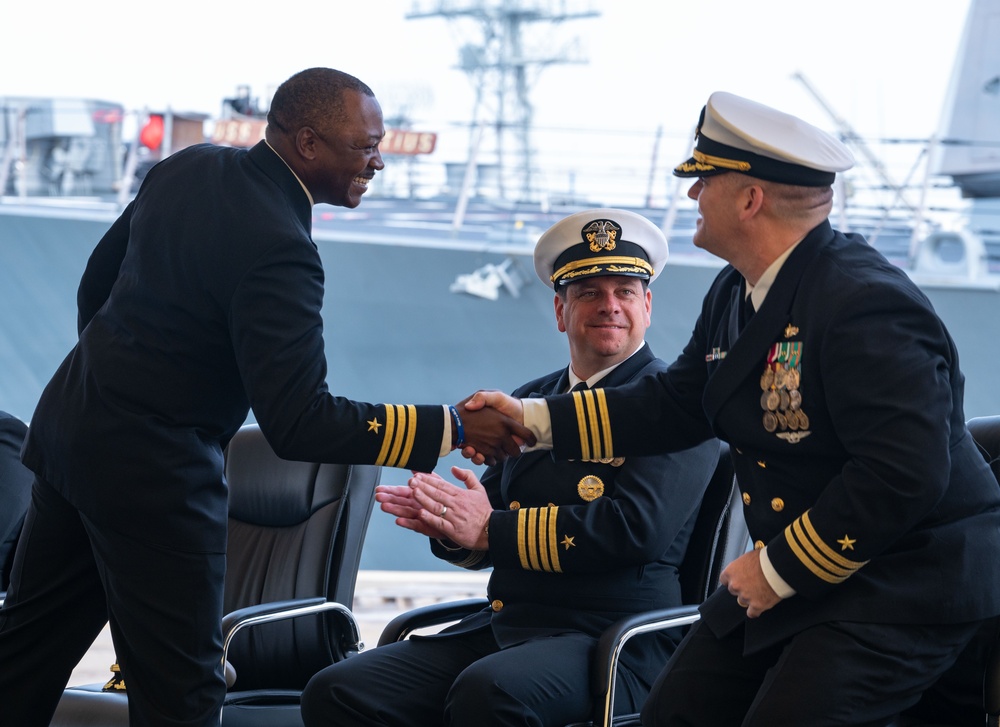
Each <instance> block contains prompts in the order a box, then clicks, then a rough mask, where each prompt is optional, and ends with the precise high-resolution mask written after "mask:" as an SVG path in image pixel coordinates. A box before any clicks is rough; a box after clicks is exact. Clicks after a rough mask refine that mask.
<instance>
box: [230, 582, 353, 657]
mask: <svg viewBox="0 0 1000 727" xmlns="http://www.w3.org/2000/svg"><path fill="white" fill-rule="evenodd" d="M327 612H333V613H335V614H337V615H338V616H339V617H340V620H341V621H343V623H344V624H345V625H346V626H347V628H346V629H345V632H344V633H345V638H344V641H345V643H344V645H345V646H346V647H349V648H351V649H353V650H354V651H358V650H359V649H360V646H361V630H360V628H359V627H358V622H357V619H355V618H354V614H353V613H352V612H351V610H350V609H349V608H348V607H347V606H344V605H342V604H340V603H337V602H336V601H327V600H326V599H325V598H322V597H316V598H296V599H292V600H288V601H273V602H271V603H261V604H258V605H256V606H247V607H246V608H240V609H237V610H236V611H233V612H231V613H227V614H226V615H225V616H224V617H223V618H222V638H223V641H222V662H223V664H225V662H226V658H227V657H228V655H229V644H230V643H231V642H232V640H233V637H234V636H236V634H237V632H239V631H240V630H241V629H243V628H245V627H247V626H256V625H257V624H263V623H270V622H272V621H284V620H285V619H289V618H298V617H299V616H310V615H313V614H318V613H327Z"/></svg>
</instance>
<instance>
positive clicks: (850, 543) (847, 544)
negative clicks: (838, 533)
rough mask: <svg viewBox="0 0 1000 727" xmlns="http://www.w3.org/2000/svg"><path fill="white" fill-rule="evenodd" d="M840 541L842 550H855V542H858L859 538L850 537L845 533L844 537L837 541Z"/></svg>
mask: <svg viewBox="0 0 1000 727" xmlns="http://www.w3.org/2000/svg"><path fill="white" fill-rule="evenodd" d="M837 542H838V543H840V549H841V550H854V544H855V543H856V542H858V540H857V538H850V537H848V536H847V533H844V537H842V538H841V539H840V540H838V541H837Z"/></svg>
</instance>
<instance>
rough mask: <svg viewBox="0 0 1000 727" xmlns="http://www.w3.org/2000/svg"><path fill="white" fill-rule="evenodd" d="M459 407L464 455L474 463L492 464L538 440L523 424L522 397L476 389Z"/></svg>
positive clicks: (516, 454) (519, 451) (515, 453)
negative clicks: (516, 397) (517, 397)
mask: <svg viewBox="0 0 1000 727" xmlns="http://www.w3.org/2000/svg"><path fill="white" fill-rule="evenodd" d="M456 409H458V413H459V416H460V417H461V419H462V427H463V429H464V440H463V442H462V456H464V457H465V458H466V459H469V460H472V462H473V463H474V464H488V465H493V464H496V463H497V462H502V461H503V460H505V459H506V458H507V457H517V456H518V455H520V454H521V451H522V447H524V446H529V447H531V446H534V444H535V435H534V434H533V433H532V432H531V430H530V429H527V428H526V427H525V426H524V410H523V408H522V407H521V400H520V399H515V398H513V397H511V396H508V395H507V394H504V393H503V392H501V391H477V392H476V393H475V394H473V395H472V396H469V397H467V398H465V399H463V400H462V401H461V402H459V403H458V404H457V405H456Z"/></svg>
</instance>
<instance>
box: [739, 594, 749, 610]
mask: <svg viewBox="0 0 1000 727" xmlns="http://www.w3.org/2000/svg"><path fill="white" fill-rule="evenodd" d="M736 605H737V606H739V607H740V608H749V607H750V604H749V603H744V602H743V599H742V598H740V597H739V596H737V597H736Z"/></svg>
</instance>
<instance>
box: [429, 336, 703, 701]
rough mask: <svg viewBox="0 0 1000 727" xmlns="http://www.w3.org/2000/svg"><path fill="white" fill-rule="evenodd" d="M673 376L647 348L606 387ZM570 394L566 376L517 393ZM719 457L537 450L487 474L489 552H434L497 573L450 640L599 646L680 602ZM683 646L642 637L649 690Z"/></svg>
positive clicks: (631, 649)
mask: <svg viewBox="0 0 1000 727" xmlns="http://www.w3.org/2000/svg"><path fill="white" fill-rule="evenodd" d="M665 369H666V364H665V363H664V362H663V361H662V360H660V359H657V358H655V357H654V356H653V354H652V352H651V351H650V348H649V346H648V345H645V346H643V348H642V349H640V350H639V351H638V352H637V353H636V354H635V355H633V356H632V357H630V358H629V359H627V360H626V361H624V362H622V364H621V365H619V366H618V367H617V368H616V369H614V370H613V371H612V372H611V373H609V374H608V375H607V376H606V377H605V378H604V379H603V380H602V381H601V382H600V383H601V385H615V384H622V383H625V382H628V381H631V380H634V379H636V378H639V377H641V376H643V375H644V374H652V373H654V372H659V371H664V370H665ZM568 387H569V378H568V373H567V371H566V369H563V370H561V371H556V372H554V373H551V374H549V375H547V376H544V377H542V378H539V379H536V380H534V381H531V382H529V383H527V384H525V385H523V386H522V387H520V388H519V389H518V390H517V391H516V392H514V395H515V396H518V397H528V396H544V395H547V394H553V393H556V392H562V391H566V390H567V388H568ZM718 457H719V443H718V442H717V441H715V440H711V441H708V442H704V443H701V444H699V445H697V446H695V447H693V448H692V449H689V450H685V451H682V452H677V453H674V454H660V455H656V456H651V457H628V458H619V459H606V460H602V461H596V460H583V459H579V458H577V459H575V460H573V461H569V462H557V461H556V460H554V459H553V457H552V455H551V453H550V452H543V451H537V452H529V453H526V454H524V455H522V456H521V457H520V458H518V459H513V460H507V461H506V462H504V463H502V464H501V465H497V466H494V467H490V468H488V469H487V471H486V473H485V474H484V475H483V478H482V484H483V487H484V488H485V489H486V491H487V493H488V494H489V497H490V502H491V503H492V505H493V507H494V513H493V514H492V515H491V516H490V523H489V542H490V547H489V550H488V551H469V550H465V549H453V550H448V549H447V548H446V547H445V545H444V544H442V543H441V542H439V541H436V540H431V547H432V550H433V552H434V553H435V555H437V556H438V557H440V558H443V559H445V560H448V561H451V562H453V563H455V564H457V565H461V566H463V567H466V568H472V569H481V568H485V567H488V566H492V567H493V573H492V575H491V576H490V581H489V588H488V593H489V598H490V599H491V606H490V607H489V608H487V609H486V610H485V611H483V612H482V613H479V614H476V615H474V616H471V617H469V618H467V619H465V620H464V621H462V622H461V623H460V624H458V625H457V626H455V627H452V628H451V629H450V630H448V631H446V632H445V633H449V634H454V633H466V632H468V631H470V630H474V629H479V628H487V627H492V629H493V634H494V636H495V637H496V640H497V643H498V644H499V645H500V646H501V647H502V648H506V647H509V646H513V645H516V644H518V643H521V642H523V641H526V640H528V639H531V638H540V637H545V636H553V635H557V634H560V633H566V632H568V631H572V632H582V633H585V634H589V635H591V636H593V637H594V638H595V639H596V638H597V637H599V636H600V634H601V631H603V630H604V629H605V628H606V627H607V626H609V625H610V624H611V623H613V622H614V621H616V620H618V619H620V618H622V617H623V616H626V615H630V614H634V613H637V612H641V611H645V610H649V609H656V608H668V607H670V606H678V605H680V604H681V590H680V584H679V581H678V567H679V566H680V564H681V561H682V560H683V558H684V553H685V551H686V550H687V544H688V539H689V537H690V535H691V530H692V528H693V527H694V521H695V518H696V517H697V514H698V509H699V506H700V504H701V499H702V496H703V495H704V492H705V488H706V487H707V485H708V481H709V479H710V478H711V476H712V473H713V471H714V469H715V465H716V462H717V461H718ZM675 637H676V634H662V633H661V634H658V635H651V636H649V637H644V638H642V639H634V640H633V641H630V642H629V644H628V646H627V648H626V651H625V653H624V654H623V663H624V664H626V665H627V666H628V667H629V668H631V669H632V670H633V671H638V672H639V673H641V674H643V675H644V677H645V678H646V679H647V680H648V681H649V682H650V683H651V682H652V680H653V679H654V678H655V676H656V674H658V673H659V671H660V670H661V669H662V668H663V665H664V664H665V663H666V660H667V659H668V658H669V656H670V654H671V653H672V652H673V648H674V646H675V645H676V642H675V641H674V638H675ZM554 648H555V647H554Z"/></svg>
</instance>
